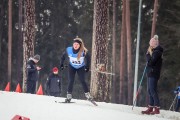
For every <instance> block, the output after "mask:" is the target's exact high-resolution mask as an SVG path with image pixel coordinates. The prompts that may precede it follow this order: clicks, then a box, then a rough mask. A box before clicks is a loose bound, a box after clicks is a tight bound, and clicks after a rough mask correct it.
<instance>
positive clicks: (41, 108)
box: [0, 91, 180, 120]
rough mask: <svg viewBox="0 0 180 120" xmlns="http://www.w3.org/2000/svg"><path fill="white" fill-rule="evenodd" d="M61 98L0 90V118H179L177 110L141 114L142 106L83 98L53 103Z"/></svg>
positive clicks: (45, 119)
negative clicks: (91, 101) (96, 102)
mask: <svg viewBox="0 0 180 120" xmlns="http://www.w3.org/2000/svg"><path fill="white" fill-rule="evenodd" d="M55 100H58V101H64V98H55V97H50V96H41V95H32V94H24V93H15V92H4V91H0V120H11V119H12V118H13V117H14V116H15V115H22V116H25V117H28V118H30V119H31V120H180V113H177V112H171V111H165V110H161V114H160V115H142V114H141V110H143V109H144V108H141V107H134V110H132V106H127V105H120V104H110V103H104V102H98V105H99V106H94V105H93V104H91V103H90V102H88V101H86V100H76V99H73V101H74V102H75V103H71V104H65V103H55Z"/></svg>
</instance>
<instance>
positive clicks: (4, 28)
mask: <svg viewBox="0 0 180 120" xmlns="http://www.w3.org/2000/svg"><path fill="white" fill-rule="evenodd" d="M113 1H116V21H117V22H116V25H115V26H116V39H115V40H116V43H115V45H116V52H115V53H116V60H115V66H116V70H115V71H114V73H115V81H116V84H112V88H116V89H115V97H114V100H113V102H114V103H123V104H128V103H127V102H126V100H127V99H124V101H123V102H119V101H120V100H119V99H121V98H120V97H119V96H120V93H119V91H120V84H119V83H120V48H121V27H122V1H121V0H119V1H117V0H109V1H108V8H109V11H108V28H109V29H108V32H109V35H108V41H107V44H108V54H107V55H108V58H112V46H113V41H112V31H113V30H112V24H113ZM138 9H139V1H138V0H130V21H131V38H132V39H131V45H132V70H133V71H132V72H133V76H134V69H135V53H136V42H137V27H138ZM153 9H154V0H142V13H141V14H142V16H141V32H140V33H141V34H140V52H139V66H138V67H139V74H138V84H139V81H140V79H141V76H142V73H143V70H144V67H145V54H146V51H147V48H148V45H149V44H148V43H149V40H150V38H151V28H152V17H153ZM179 9H180V1H179V0H171V1H170V0H159V1H158V14H157V21H156V32H155V34H157V35H158V36H159V40H160V44H161V45H162V47H163V48H164V54H163V66H162V72H161V78H160V80H159V83H158V87H159V88H158V91H159V96H160V101H161V106H162V108H164V109H168V108H169V106H170V104H171V102H172V100H173V98H174V96H175V95H174V93H173V90H174V89H175V88H176V87H177V86H180V54H179V52H180V11H179ZM93 12H94V1H93V0H63V1H60V0H51V1H48V0H35V24H36V33H35V42H34V54H40V55H41V60H40V62H39V64H38V65H39V66H41V67H42V70H41V71H40V74H39V82H38V83H39V84H42V85H43V88H44V89H45V82H46V79H47V77H48V75H49V74H50V73H51V71H52V68H53V67H54V66H57V67H59V62H60V56H61V55H62V53H63V51H64V50H65V48H66V47H68V46H70V45H72V42H73V39H74V38H75V37H76V36H79V37H80V38H82V39H83V40H84V43H85V45H86V47H87V49H88V50H89V52H90V54H91V51H92V40H93ZM22 13H23V12H22ZM21 17H22V18H23V17H24V15H23V14H22V16H21ZM22 23H23V20H22ZM19 30H20V29H19V1H18V0H12V64H11V65H12V79H11V90H12V91H14V90H15V88H16V85H17V84H18V83H20V84H21V85H22V82H23V64H22V63H23V44H22V43H23V38H22V37H21V36H22V35H21V34H20V32H19ZM22 32H23V31H22ZM0 56H1V57H0V90H4V88H5V86H6V85H7V82H8V69H7V68H8V0H1V1H0ZM108 61H109V63H108V64H109V65H108V66H109V67H110V68H112V64H113V61H112V60H111V59H108ZM108 72H110V73H111V72H112V69H109V71H108ZM90 74H91V71H90V72H89V73H87V81H88V84H89V85H90ZM60 75H61V76H62V82H63V85H62V96H65V95H66V87H67V69H65V70H63V71H60ZM125 77H126V79H125V81H126V80H127V73H125ZM110 79H111V80H112V79H113V76H111V77H110ZM127 84H128V83H127V82H125V84H124V87H126V86H127ZM113 85H114V86H113ZM79 88H81V85H80V83H79V81H77V80H76V83H75V86H74V92H73V97H74V98H83V94H79V93H83V91H82V89H79ZM146 89H147V86H146V78H145V80H144V81H143V83H142V89H141V93H140V95H139V96H138V105H140V106H146V105H147V100H146V97H147V96H146V95H147V92H146ZM124 93H125V94H124V96H122V97H123V98H126V94H127V90H124ZM132 99H133V98H132ZM106 102H112V101H111V100H109V101H106Z"/></svg>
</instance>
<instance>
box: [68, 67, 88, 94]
mask: <svg viewBox="0 0 180 120" xmlns="http://www.w3.org/2000/svg"><path fill="white" fill-rule="evenodd" d="M76 73H77V74H78V77H79V80H80V82H81V84H82V87H83V90H84V93H87V92H89V90H88V87H87V84H86V82H85V69H84V67H81V68H79V69H76V68H74V67H72V66H71V65H69V73H68V79H69V83H68V91H67V93H69V94H71V93H72V91H73V85H74V79H75V74H76Z"/></svg>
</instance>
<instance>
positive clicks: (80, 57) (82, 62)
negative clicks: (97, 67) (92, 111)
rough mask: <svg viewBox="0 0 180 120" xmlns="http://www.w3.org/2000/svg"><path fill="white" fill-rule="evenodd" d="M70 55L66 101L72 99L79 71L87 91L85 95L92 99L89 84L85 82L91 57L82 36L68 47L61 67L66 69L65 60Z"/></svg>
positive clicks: (80, 78) (84, 88) (62, 58)
mask: <svg viewBox="0 0 180 120" xmlns="http://www.w3.org/2000/svg"><path fill="white" fill-rule="evenodd" d="M66 57H68V62H69V65H68V81H69V83H68V90H67V98H66V100H65V102H70V101H71V99H72V91H73V84H74V78H75V74H76V73H77V74H78V76H79V80H80V82H81V84H82V86H83V90H84V93H85V97H86V98H87V99H88V100H90V99H92V97H91V95H90V93H89V90H88V86H87V84H86V82H85V72H88V71H89V63H90V57H89V55H88V51H87V49H86V48H85V47H84V43H83V41H82V39H81V38H78V37H76V38H75V39H74V42H73V46H72V47H67V48H66V51H65V52H64V53H63V55H62V57H61V62H60V68H61V69H62V70H63V69H64V65H63V63H64V61H65V59H66Z"/></svg>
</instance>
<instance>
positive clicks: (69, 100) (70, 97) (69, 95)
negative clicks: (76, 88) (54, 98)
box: [65, 94, 72, 103]
mask: <svg viewBox="0 0 180 120" xmlns="http://www.w3.org/2000/svg"><path fill="white" fill-rule="evenodd" d="M71 99H72V94H67V98H66V99H65V102H66V103H70V102H71Z"/></svg>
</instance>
